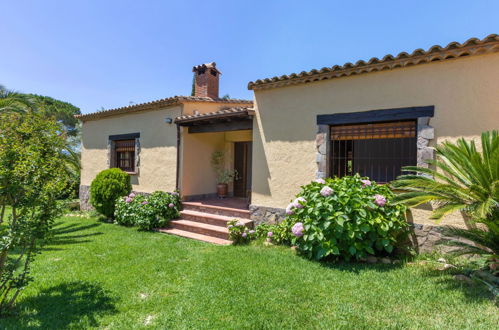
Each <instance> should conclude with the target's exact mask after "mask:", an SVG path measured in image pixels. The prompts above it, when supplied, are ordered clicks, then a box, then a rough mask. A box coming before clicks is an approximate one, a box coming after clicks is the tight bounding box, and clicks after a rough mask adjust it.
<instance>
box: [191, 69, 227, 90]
mask: <svg viewBox="0 0 499 330" xmlns="http://www.w3.org/2000/svg"><path fill="white" fill-rule="evenodd" d="M192 72H194V96H198V97H211V98H212V99H218V80H219V76H220V75H221V74H222V73H221V72H220V71H218V70H217V64H216V63H215V62H211V63H206V64H201V65H197V66H195V67H193V68H192Z"/></svg>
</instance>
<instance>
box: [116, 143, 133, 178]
mask: <svg viewBox="0 0 499 330" xmlns="http://www.w3.org/2000/svg"><path fill="white" fill-rule="evenodd" d="M114 143H115V145H114V150H115V152H116V167H117V168H120V169H122V170H123V171H125V172H134V171H135V140H117V141H114Z"/></svg>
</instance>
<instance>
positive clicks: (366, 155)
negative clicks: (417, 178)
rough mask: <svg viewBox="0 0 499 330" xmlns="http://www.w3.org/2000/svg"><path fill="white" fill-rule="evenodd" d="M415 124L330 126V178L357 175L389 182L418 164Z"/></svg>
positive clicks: (408, 122) (398, 122)
mask: <svg viewBox="0 0 499 330" xmlns="http://www.w3.org/2000/svg"><path fill="white" fill-rule="evenodd" d="M416 139H417V138H416V121H415V120H406V121H396V122H384V123H371V124H358V125H351V124H349V125H335V126H331V142H330V143H331V146H330V155H329V161H330V167H329V169H330V173H329V175H330V176H337V177H342V176H345V175H353V174H355V173H358V174H360V175H361V176H366V177H369V178H370V179H372V180H374V181H376V182H380V183H386V182H390V181H393V180H394V179H396V178H397V176H399V175H400V174H401V168H402V167H403V166H409V165H416V158H417V146H416V142H417V140H416Z"/></svg>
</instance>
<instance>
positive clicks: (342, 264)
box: [319, 261, 403, 274]
mask: <svg viewBox="0 0 499 330" xmlns="http://www.w3.org/2000/svg"><path fill="white" fill-rule="evenodd" d="M319 264H320V265H321V266H322V267H325V268H330V269H335V270H339V271H343V272H350V273H355V274H359V273H361V272H362V271H366V270H374V271H377V272H389V271H392V270H395V269H399V268H402V267H403V264H402V263H399V264H369V263H360V262H357V263H356V262H346V261H338V262H332V261H324V262H319Z"/></svg>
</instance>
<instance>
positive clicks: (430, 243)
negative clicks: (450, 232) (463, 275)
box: [249, 204, 456, 253]
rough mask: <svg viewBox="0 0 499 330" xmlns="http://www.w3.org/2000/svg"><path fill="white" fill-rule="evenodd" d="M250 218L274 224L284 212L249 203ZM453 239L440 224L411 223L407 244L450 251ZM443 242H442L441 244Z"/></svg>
mask: <svg viewBox="0 0 499 330" xmlns="http://www.w3.org/2000/svg"><path fill="white" fill-rule="evenodd" d="M249 211H250V216H251V220H253V221H254V223H255V224H256V225H259V224H261V223H268V224H276V223H279V222H281V221H282V220H284V218H285V217H286V212H285V210H284V209H281V208H273V207H267V206H258V205H253V204H252V205H250V207H249ZM451 240H455V239H454V238H451V237H448V236H446V235H445V228H444V227H441V226H432V225H421V224H415V223H411V230H410V235H409V244H410V245H412V247H413V248H414V249H415V250H416V252H418V253H428V252H434V251H441V252H444V253H445V252H451V251H453V250H455V249H456V247H454V246H449V245H445V242H449V241H451ZM442 243H443V244H442Z"/></svg>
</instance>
